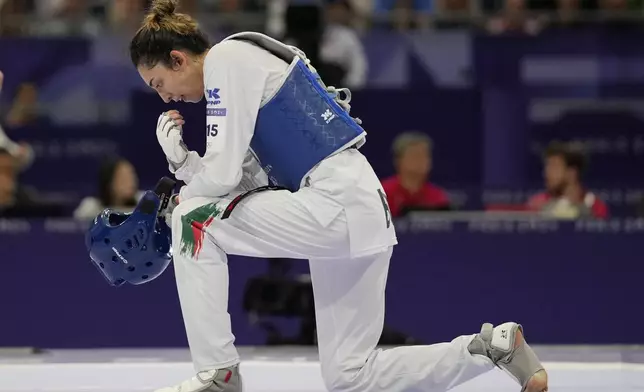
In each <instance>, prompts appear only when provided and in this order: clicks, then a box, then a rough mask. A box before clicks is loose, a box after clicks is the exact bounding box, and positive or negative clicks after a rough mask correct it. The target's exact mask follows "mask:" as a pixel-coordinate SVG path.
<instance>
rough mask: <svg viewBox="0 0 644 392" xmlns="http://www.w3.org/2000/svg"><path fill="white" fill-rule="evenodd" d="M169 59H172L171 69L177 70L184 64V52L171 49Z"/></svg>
mask: <svg viewBox="0 0 644 392" xmlns="http://www.w3.org/2000/svg"><path fill="white" fill-rule="evenodd" d="M170 59H171V61H172V69H173V70H174V71H178V70H180V69H181V67H183V66H184V65H185V64H186V60H187V59H186V54H185V53H183V52H181V51H179V50H173V51H171V52H170Z"/></svg>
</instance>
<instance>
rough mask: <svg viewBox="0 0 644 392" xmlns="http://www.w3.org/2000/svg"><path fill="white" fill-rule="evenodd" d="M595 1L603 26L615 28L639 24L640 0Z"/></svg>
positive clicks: (637, 25)
mask: <svg viewBox="0 0 644 392" xmlns="http://www.w3.org/2000/svg"><path fill="white" fill-rule="evenodd" d="M597 2H598V6H599V9H600V10H601V12H602V13H601V15H602V21H603V22H604V25H605V26H608V27H616V28H633V27H639V26H641V20H640V18H641V12H642V2H641V1H640V0H597ZM633 16H635V17H636V19H635V18H633Z"/></svg>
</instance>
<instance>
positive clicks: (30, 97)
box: [7, 83, 39, 127]
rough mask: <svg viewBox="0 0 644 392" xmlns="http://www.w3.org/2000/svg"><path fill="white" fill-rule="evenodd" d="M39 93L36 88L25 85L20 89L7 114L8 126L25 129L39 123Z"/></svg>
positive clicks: (29, 84) (28, 84) (31, 85)
mask: <svg viewBox="0 0 644 392" xmlns="http://www.w3.org/2000/svg"><path fill="white" fill-rule="evenodd" d="M38 120H39V114H38V92H37V90H36V86H35V85H33V84H31V83H24V84H22V85H21V86H20V87H19V88H18V92H17V93H16V97H15V99H14V100H13V104H12V105H11V109H10V110H9V113H8V114H7V126H9V127H23V126H27V125H30V124H33V123H35V122H38Z"/></svg>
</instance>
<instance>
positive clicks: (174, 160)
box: [157, 112, 188, 168]
mask: <svg viewBox="0 0 644 392" xmlns="http://www.w3.org/2000/svg"><path fill="white" fill-rule="evenodd" d="M182 135H183V129H182V127H181V126H180V125H176V124H175V122H174V120H173V119H172V117H170V116H169V115H168V113H166V112H164V113H161V115H160V116H159V121H157V140H158V141H159V144H160V145H161V148H162V149H163V152H164V153H165V156H166V157H167V158H168V161H169V162H170V163H171V164H172V165H173V166H174V167H175V168H179V167H181V166H182V165H183V163H184V162H185V160H186V158H187V157H188V148H187V147H186V145H185V143H184V142H183V137H182Z"/></svg>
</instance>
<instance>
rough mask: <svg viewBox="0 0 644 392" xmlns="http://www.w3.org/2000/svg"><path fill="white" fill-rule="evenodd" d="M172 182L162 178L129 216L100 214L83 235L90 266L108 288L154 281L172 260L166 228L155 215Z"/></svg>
mask: <svg viewBox="0 0 644 392" xmlns="http://www.w3.org/2000/svg"><path fill="white" fill-rule="evenodd" d="M174 186H175V182H174V181H173V180H171V179H169V178H167V177H164V178H163V179H161V181H159V183H158V184H157V187H156V189H155V190H154V192H152V191H147V192H146V193H145V195H144V196H143V198H142V199H141V201H139V204H138V205H137V206H136V208H135V209H134V211H133V212H131V213H120V212H116V211H114V210H112V209H109V208H108V209H106V210H104V211H103V212H101V213H100V214H99V215H98V216H97V217H96V219H94V222H93V223H92V225H91V227H90V228H89V230H88V231H87V233H86V235H85V246H86V247H87V251H88V252H89V256H90V258H91V259H92V263H93V264H94V265H95V266H96V267H97V268H98V270H99V271H100V272H101V273H102V274H103V276H104V277H105V279H107V281H108V282H109V284H111V285H112V286H120V285H122V284H123V283H125V282H127V283H130V284H132V285H139V284H143V283H147V282H150V281H152V280H154V279H156V278H157V277H158V276H159V275H161V274H162V273H163V271H165V269H166V268H167V267H168V265H169V264H170V262H171V261H172V236H171V232H170V228H169V227H168V225H167V224H166V222H165V219H164V218H163V217H160V216H159V213H160V212H161V211H162V210H164V209H165V208H166V207H167V205H168V201H169V199H170V195H171V194H172V190H173V189H174Z"/></svg>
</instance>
